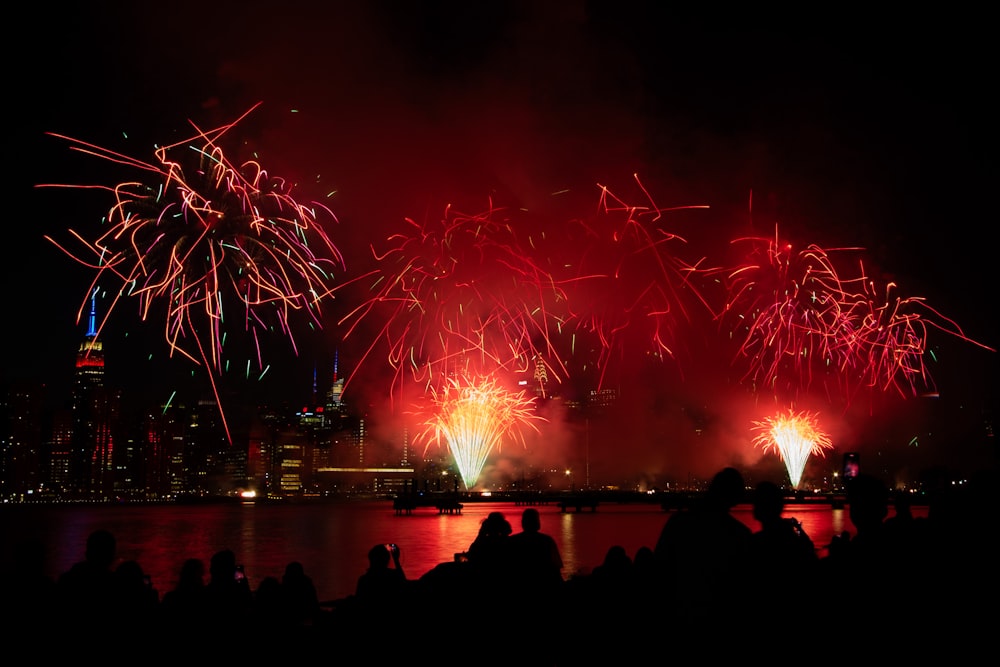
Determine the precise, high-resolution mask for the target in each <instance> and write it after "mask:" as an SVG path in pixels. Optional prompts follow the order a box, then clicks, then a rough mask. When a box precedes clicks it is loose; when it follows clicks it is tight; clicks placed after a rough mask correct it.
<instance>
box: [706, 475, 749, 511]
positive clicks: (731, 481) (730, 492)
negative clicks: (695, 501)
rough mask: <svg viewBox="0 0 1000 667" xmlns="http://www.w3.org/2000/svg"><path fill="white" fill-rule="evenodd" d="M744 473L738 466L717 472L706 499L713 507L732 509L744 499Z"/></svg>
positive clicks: (709, 486)
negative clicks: (741, 472)
mask: <svg viewBox="0 0 1000 667" xmlns="http://www.w3.org/2000/svg"><path fill="white" fill-rule="evenodd" d="M743 494H744V483H743V475H741V474H740V471H739V470H737V469H736V468H723V469H722V470H720V471H719V472H717V473H715V476H714V477H713V478H712V481H711V483H710V484H709V485H708V491H707V492H706V494H705V501H706V502H707V503H708V504H709V505H710V506H712V507H717V508H720V509H726V510H730V509H732V508H733V507H735V506H736V505H738V504H739V503H740V501H742V500H743Z"/></svg>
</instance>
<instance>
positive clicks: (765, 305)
mask: <svg viewBox="0 0 1000 667" xmlns="http://www.w3.org/2000/svg"><path fill="white" fill-rule="evenodd" d="M739 242H744V243H745V242H749V243H750V244H751V251H750V253H749V256H750V261H749V262H747V263H745V264H743V265H741V266H739V267H737V268H736V269H733V270H731V271H729V272H728V275H727V276H726V285H727V290H728V295H727V300H726V304H725V307H724V309H723V311H722V312H721V313H720V314H719V315H718V316H717V318H718V319H719V321H721V322H725V323H729V324H730V325H731V326H732V327H733V330H732V332H731V333H730V336H731V337H733V338H734V339H736V340H738V341H739V349H738V352H737V355H736V359H737V360H739V361H740V362H741V363H742V364H744V365H745V367H746V370H745V372H744V375H743V377H742V381H746V382H749V383H750V384H752V386H753V387H754V388H756V389H769V390H771V391H773V392H774V393H775V394H776V395H782V396H784V397H788V398H794V397H795V396H796V395H797V394H798V392H800V391H802V390H805V389H808V388H809V387H810V386H811V385H812V384H813V383H814V382H816V381H817V380H821V381H822V383H823V384H824V385H825V386H826V390H827V394H828V395H831V396H832V395H833V394H834V393H840V394H842V395H844V396H848V397H850V396H851V395H853V394H854V393H855V392H856V391H857V389H859V388H862V387H864V388H869V389H874V390H878V391H886V390H889V389H893V388H895V389H897V390H899V391H900V392H904V391H905V390H906V389H908V390H909V393H911V394H913V395H916V394H917V393H918V392H919V391H920V390H921V389H925V388H933V379H932V378H931V376H930V374H929V373H928V371H927V368H926V365H925V364H924V355H925V352H926V351H927V333H928V328H930V327H934V328H937V329H940V330H942V331H945V332H947V333H949V334H951V335H955V336H958V337H960V338H962V339H963V340H966V341H968V342H972V343H975V341H973V340H971V339H970V338H969V337H967V336H966V335H965V334H964V333H963V332H962V330H961V328H960V327H958V325H957V324H955V323H954V322H953V321H951V320H949V319H947V318H945V317H943V316H942V315H941V314H940V313H938V312H937V311H935V310H933V309H931V308H929V307H928V306H927V305H926V303H925V301H924V299H922V298H918V297H910V298H891V294H892V291H893V290H894V288H895V287H896V286H895V284H894V283H890V284H888V285H887V286H886V287H885V293H886V297H885V300H884V301H880V299H879V298H877V296H876V295H877V293H878V291H879V289H878V287H877V286H876V284H875V282H874V281H872V280H870V279H869V278H868V277H867V276H866V275H865V272H864V267H863V264H862V263H861V262H860V261H859V262H858V266H859V268H860V272H859V274H858V275H857V276H854V277H850V278H844V277H842V275H841V273H839V272H838V270H837V268H836V267H835V266H834V262H833V261H832V256H833V254H834V253H845V252H851V253H856V252H859V251H861V250H862V249H861V248H837V249H832V250H825V249H823V248H820V247H819V246H816V245H810V246H808V247H806V248H805V249H804V250H802V251H795V250H794V247H793V246H792V244H790V243H787V242H784V241H781V240H779V238H778V236H777V230H776V231H775V237H774V238H771V239H762V238H744V239H737V240H736V241H734V243H739ZM922 314H924V315H929V316H930V317H922ZM975 344H976V345H980V346H982V345H981V344H980V343H975ZM982 347H985V346H982ZM987 349H989V348H987Z"/></svg>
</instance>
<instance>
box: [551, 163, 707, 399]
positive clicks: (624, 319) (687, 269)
mask: <svg viewBox="0 0 1000 667" xmlns="http://www.w3.org/2000/svg"><path fill="white" fill-rule="evenodd" d="M635 182H636V185H637V187H638V189H639V192H640V193H641V197H643V200H642V201H641V203H639V204H633V203H628V202H626V201H625V200H624V199H623V198H622V197H620V196H619V195H617V194H615V193H613V192H612V191H611V190H610V189H609V188H608V187H606V186H603V185H599V186H598V187H599V189H600V199H599V204H598V207H597V211H596V212H595V213H594V214H592V215H589V216H586V217H583V218H574V219H572V220H570V221H569V222H568V223H567V225H566V227H565V229H564V230H562V231H561V233H553V234H550V235H549V239H548V240H549V242H550V243H549V246H550V247H551V248H552V250H551V256H550V257H547V262H546V265H547V266H551V267H552V273H553V275H555V276H558V282H559V284H560V285H561V286H562V289H563V290H564V293H565V294H566V295H567V298H568V301H567V306H568V309H569V314H568V316H567V318H566V319H567V321H569V322H572V323H573V328H572V331H573V332H574V333H575V335H576V337H577V338H578V339H579V341H575V342H582V343H584V344H586V345H587V348H588V350H589V349H593V350H594V351H595V352H596V356H595V357H585V358H583V359H581V360H579V362H580V363H587V364H590V365H592V366H593V367H595V368H596V369H597V370H598V374H597V376H596V380H595V382H594V384H596V386H597V387H598V388H600V387H601V386H602V385H603V384H604V382H605V379H606V377H607V373H608V372H609V370H610V369H611V368H612V367H613V366H614V364H615V363H616V361H620V360H623V359H626V358H632V357H635V356H638V355H644V356H650V357H654V358H656V359H659V360H671V361H677V358H676V357H677V354H676V352H677V350H676V347H677V341H678V338H679V337H681V336H682V335H683V334H686V333H687V330H688V329H689V328H690V326H691V324H692V308H693V307H695V306H697V307H699V308H700V307H702V306H704V308H705V311H704V312H710V309H709V307H708V305H707V304H706V303H705V300H704V298H703V297H702V295H701V294H700V292H699V290H698V289H697V287H696V286H695V284H694V282H693V281H692V277H693V276H695V275H696V274H698V273H699V272H700V270H699V269H698V264H699V263H700V260H699V261H698V262H691V261H689V260H688V259H686V258H685V257H684V252H683V251H685V250H686V246H687V241H686V240H685V239H684V238H683V237H682V236H680V235H679V234H677V233H674V232H673V231H670V230H669V229H667V226H666V225H667V221H668V217H669V215H671V214H674V215H676V214H678V213H679V212H680V211H685V210H692V209H706V208H708V207H707V206H700V205H698V206H676V207H669V208H665V207H662V206H660V205H658V204H657V203H656V202H655V200H654V199H653V197H652V196H651V194H650V193H649V191H648V190H647V189H646V187H645V186H644V185H643V184H642V183H641V182H640V181H639V179H638V177H636V178H635ZM533 243H534V245H535V246H536V247H541V244H540V243H538V242H535V241H534V239H533ZM574 347H579V346H578V345H574Z"/></svg>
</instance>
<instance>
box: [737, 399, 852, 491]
mask: <svg viewBox="0 0 1000 667" xmlns="http://www.w3.org/2000/svg"><path fill="white" fill-rule="evenodd" d="M753 427H754V429H755V430H759V431H760V433H758V434H757V436H755V437H754V440H753V443H754V445H755V446H758V447H761V448H763V449H764V450H765V451H766V450H768V449H773V450H774V451H776V452H777V453H778V455H779V456H780V457H781V460H782V461H783V462H784V464H785V469H786V470H788V477H789V479H790V480H791V483H792V487H793V488H795V489H798V488H799V482H800V481H801V479H802V471H803V470H805V467H806V462H807V461H808V460H809V457H810V456H812V455H813V454H816V455H819V456H823V455H824V454H823V450H824V449H829V448H831V447H833V444H832V443H831V442H830V438H829V437H828V436H827V435H826V434H825V433H823V432H822V431H820V430H819V428H818V426H817V420H816V415H815V414H813V413H809V412H795V411H794V410H791V409H789V410H788V411H787V412H785V413H783V414H778V415H776V416H774V417H768V418H767V419H765V420H763V421H755V422H754V423H753Z"/></svg>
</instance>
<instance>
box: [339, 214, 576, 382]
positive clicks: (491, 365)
mask: <svg viewBox="0 0 1000 667" xmlns="http://www.w3.org/2000/svg"><path fill="white" fill-rule="evenodd" d="M504 215H505V212H504V211H503V210H502V209H498V208H494V207H493V205H492V202H491V204H490V207H489V208H488V210H487V211H485V212H483V213H479V214H475V215H468V214H463V213H459V212H456V211H455V210H454V209H453V208H452V207H450V206H449V207H447V208H446V210H445V215H444V217H443V218H442V219H440V220H437V221H434V222H429V223H427V224H424V225H420V224H417V223H416V222H414V221H413V220H409V219H408V220H407V224H408V229H407V232H408V233H406V234H403V233H400V234H394V235H392V236H390V237H389V239H388V241H389V243H390V244H391V247H390V248H389V249H388V250H387V251H385V252H384V253H382V254H379V253H377V252H376V251H375V249H374V248H373V253H374V254H375V257H376V260H377V261H378V262H379V265H380V268H379V270H378V271H376V272H374V274H373V277H372V280H371V282H372V289H371V292H370V294H369V296H368V297H367V298H366V299H365V300H364V301H363V303H361V304H360V305H359V306H358V307H357V308H355V309H354V310H353V311H351V312H350V313H348V314H347V315H346V316H345V317H344V318H342V319H341V322H340V323H341V324H344V323H349V326H348V328H347V332H346V334H345V338H347V337H348V336H350V335H352V333H353V332H354V331H355V330H356V329H357V327H358V326H359V325H360V324H361V322H362V321H364V320H374V321H375V322H378V323H380V324H379V325H378V327H379V330H378V332H377V334H376V335H374V336H372V343H371V344H370V345H369V347H368V350H367V352H366V353H365V355H364V356H365V358H367V357H368V356H369V355H370V354H371V353H372V352H373V351H374V350H375V349H376V346H377V345H378V344H379V343H380V342H381V343H384V344H385V345H386V347H387V348H388V355H387V359H388V362H389V364H390V366H391V367H392V368H393V369H395V372H396V376H395V379H394V381H393V384H394V386H396V387H397V389H398V388H400V387H401V385H402V384H403V381H404V376H405V375H406V373H405V371H406V370H407V369H408V371H409V373H408V375H409V377H410V378H411V379H412V381H413V382H415V383H417V384H423V385H425V386H426V387H434V386H436V385H439V384H440V382H441V380H442V379H443V378H445V377H448V375H449V374H450V373H452V372H453V370H454V368H455V367H461V368H462V369H463V372H465V371H466V370H468V369H469V365H470V364H471V365H472V366H473V369H472V370H473V371H475V372H479V371H482V372H493V371H495V369H498V368H504V369H507V370H508V371H512V372H524V373H526V372H529V371H532V370H533V369H534V364H535V363H537V360H538V359H539V358H540V357H544V358H546V359H550V360H551V361H550V362H549V366H548V370H549V373H550V375H551V377H553V378H560V377H564V375H565V372H564V369H563V368H562V367H561V361H560V357H559V356H558V354H557V353H556V351H555V350H553V348H552V344H551V337H552V335H553V332H554V331H558V330H560V329H561V327H563V326H564V324H565V320H564V318H563V316H561V315H560V312H561V311H560V304H562V303H564V302H565V295H564V294H563V292H562V290H561V287H560V286H559V285H558V284H556V283H555V282H554V281H553V279H552V277H551V276H550V275H549V274H547V273H546V272H545V271H543V270H542V269H541V268H540V267H539V266H538V265H537V264H535V263H534V261H533V260H532V259H531V257H530V256H529V255H528V254H527V253H526V252H524V250H523V249H522V248H521V245H520V243H519V242H518V239H517V234H516V233H515V230H514V228H513V226H512V224H511V221H510V219H509V218H506V217H504ZM359 366H360V364H359ZM349 381H350V378H348V382H349ZM393 393H394V394H395V393H397V392H393Z"/></svg>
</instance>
